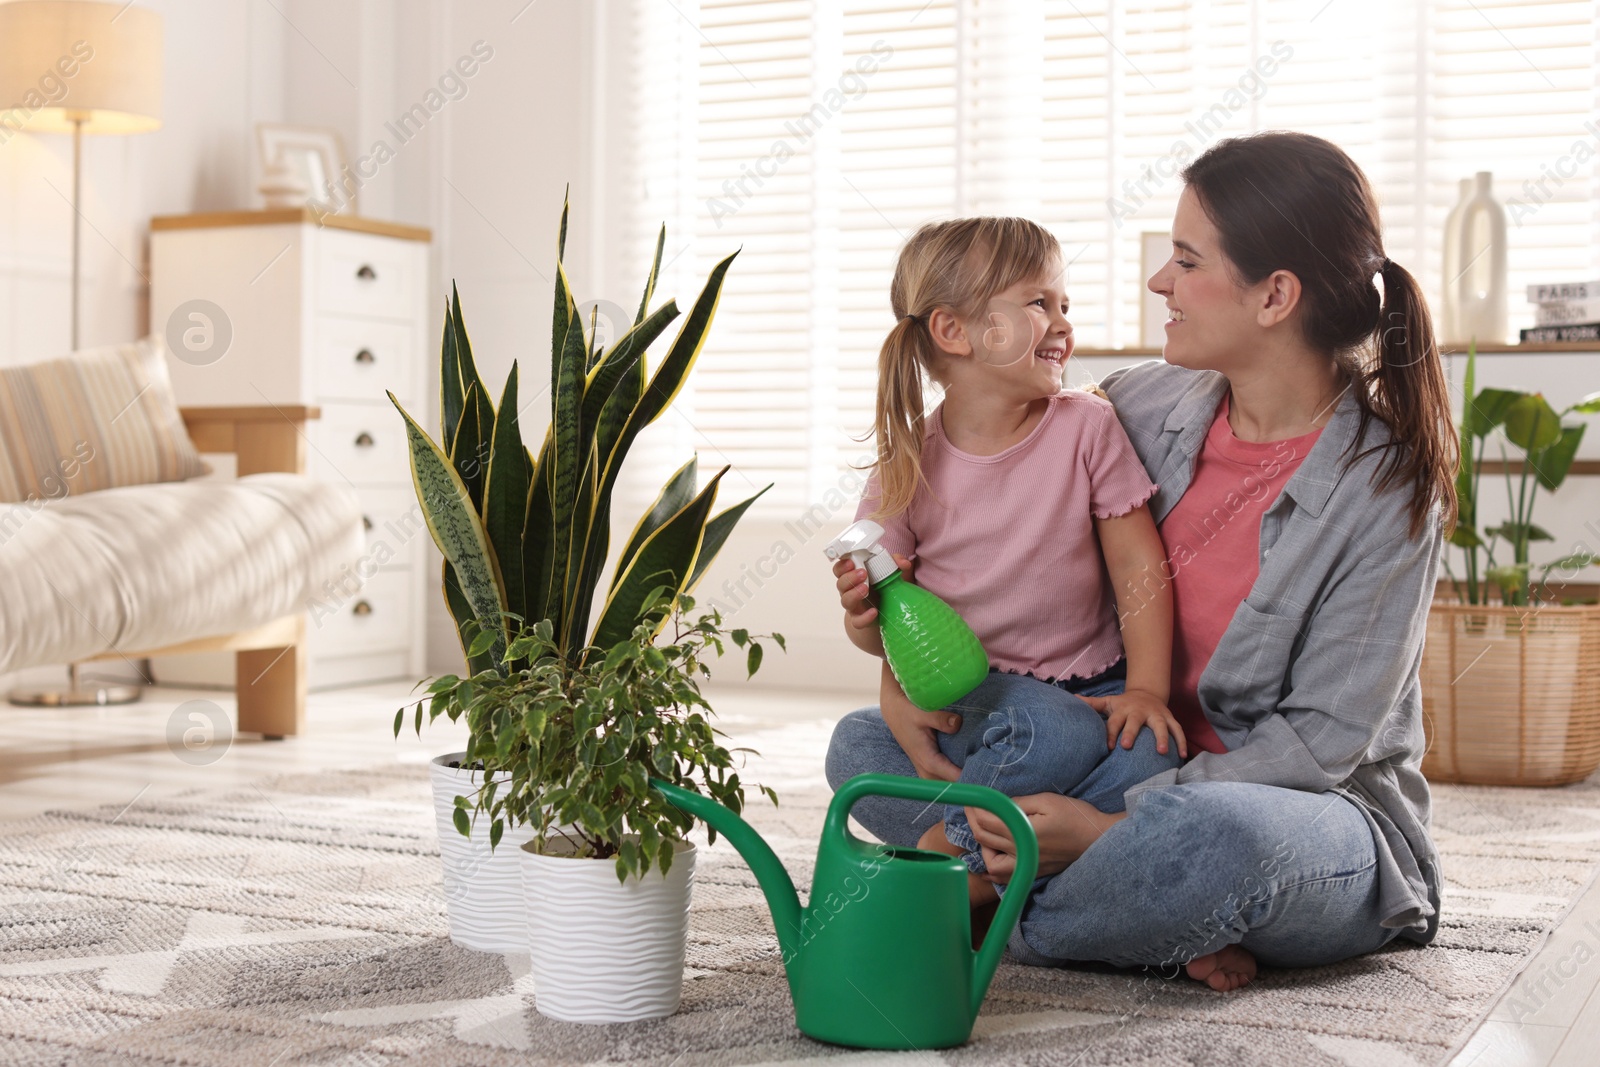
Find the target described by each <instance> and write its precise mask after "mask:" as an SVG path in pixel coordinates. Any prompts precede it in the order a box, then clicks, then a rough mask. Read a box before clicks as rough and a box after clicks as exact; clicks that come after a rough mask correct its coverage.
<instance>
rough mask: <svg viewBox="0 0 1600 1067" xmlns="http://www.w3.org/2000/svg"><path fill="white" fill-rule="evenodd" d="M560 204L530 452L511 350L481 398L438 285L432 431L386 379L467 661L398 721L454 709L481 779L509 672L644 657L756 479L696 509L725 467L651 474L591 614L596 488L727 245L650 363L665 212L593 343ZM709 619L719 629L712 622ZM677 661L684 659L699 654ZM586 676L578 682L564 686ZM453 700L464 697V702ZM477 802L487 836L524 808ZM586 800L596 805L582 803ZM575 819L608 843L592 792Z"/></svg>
mask: <svg viewBox="0 0 1600 1067" xmlns="http://www.w3.org/2000/svg"><path fill="white" fill-rule="evenodd" d="M568 210H569V208H568V205H567V204H563V206H562V211H561V225H560V231H559V237H558V239H557V256H556V283H555V305H554V314H553V318H552V324H553V325H552V336H551V361H550V365H551V376H550V425H549V428H548V430H547V432H546V434H545V438H544V443H543V445H542V446H541V448H540V450H539V453H538V455H537V456H535V455H534V454H533V453H532V452H530V451H529V449H528V448H527V447H526V445H525V444H524V443H523V438H522V430H521V426H520V423H519V406H520V405H519V401H518V393H519V380H518V368H517V365H516V364H515V363H513V364H512V367H511V371H510V373H509V374H508V375H507V377H506V382H505V386H504V389H503V391H502V393H501V397H500V402H499V404H498V405H496V404H494V403H493V401H492V400H491V399H490V395H489V391H488V389H487V387H486V386H485V385H484V382H483V378H482V377H481V376H480V375H479V373H478V368H477V364H476V362H475V361H474V359H473V354H472V344H471V342H470V340H469V339H468V336H467V329H466V324H465V320H464V317H463V315H462V310H461V298H460V294H459V293H457V292H455V291H454V290H453V289H452V293H451V299H450V301H449V306H448V308H447V311H446V315H445V323H444V338H443V342H442V346H441V353H440V374H441V379H442V382H441V389H440V416H441V426H440V431H441V432H440V440H439V441H438V442H436V441H434V439H432V438H431V437H429V436H428V434H427V432H426V431H424V430H423V429H422V427H421V426H419V425H418V424H417V421H416V420H415V419H413V418H412V417H411V416H410V415H409V414H408V413H407V412H406V411H405V409H404V408H403V407H402V406H401V405H400V403H399V401H398V400H396V399H395V397H394V396H393V394H390V397H389V399H390V400H391V401H392V402H393V403H394V405H395V407H396V408H397V409H398V410H399V411H400V414H401V416H402V417H403V418H404V420H405V427H406V434H407V439H408V443H409V446H410V454H411V474H412V481H413V483H414V485H415V488H416V491H417V499H418V501H419V502H420V503H421V506H422V511H423V515H424V517H425V518H426V520H427V524H428V529H429V531H430V533H431V534H432V536H433V540H434V543H435V544H437V545H438V546H439V550H440V552H441V553H443V555H444V575H443V586H444V597H445V603H446V604H447V606H448V607H449V610H450V613H451V615H452V617H453V618H454V620H455V623H456V627H457V631H458V633H459V634H460V636H461V641H462V650H463V652H464V653H465V655H466V660H467V667H468V673H467V675H466V677H465V678H456V679H440V680H438V681H436V682H434V683H433V685H432V688H431V689H430V691H429V695H428V696H427V697H425V698H424V699H423V700H421V701H418V702H417V704H416V706H415V709H414V721H415V726H416V729H418V730H419V731H420V730H421V727H422V721H423V717H424V709H425V707H427V706H429V705H431V706H432V707H433V708H434V714H435V715H436V714H438V713H440V712H443V713H445V714H447V715H449V716H450V717H451V718H452V719H454V718H458V717H460V716H463V715H465V716H466V717H467V720H468V725H469V727H470V729H471V732H470V733H469V736H468V740H467V746H466V752H465V755H464V756H463V758H462V765H463V766H470V767H475V768H480V769H482V770H483V771H484V772H485V776H486V779H487V778H488V777H489V776H492V775H495V774H497V773H500V772H505V773H511V774H513V775H514V774H515V769H514V768H513V767H510V766H505V765H502V762H501V761H512V756H513V755H514V754H516V753H518V752H519V751H520V750H519V749H517V747H516V744H515V743H513V742H512V741H508V740H507V738H508V737H510V736H511V733H512V731H511V729H510V724H511V723H512V722H513V720H516V721H518V722H521V723H522V725H523V728H524V729H526V728H527V727H528V726H529V725H531V722H532V720H530V719H528V718H527V717H526V708H525V707H523V703H524V702H525V701H524V699H523V698H524V696H525V692H526V691H524V690H520V689H518V688H517V685H518V684H519V683H525V684H534V683H533V682H532V680H531V679H533V678H534V677H537V678H541V679H544V680H545V682H548V681H549V680H550V677H551V676H550V675H549V672H550V671H551V670H559V671H561V672H565V673H564V674H563V675H562V677H563V678H569V679H570V678H573V677H591V675H587V674H585V672H594V671H603V670H604V665H605V664H606V662H608V661H609V659H610V655H611V652H612V650H614V649H616V648H618V647H625V648H629V649H636V650H637V651H638V655H639V657H641V658H642V661H644V662H647V663H650V664H656V663H658V662H662V661H659V660H658V659H657V654H656V653H651V652H649V651H648V650H647V646H649V645H650V644H651V642H652V641H654V639H655V638H656V637H657V635H659V633H660V631H661V629H662V628H663V627H664V626H665V625H666V623H667V621H668V619H669V617H671V616H672V614H673V612H672V610H671V609H672V608H673V607H680V606H681V605H682V603H683V600H682V598H683V597H684V595H685V594H687V593H688V592H689V590H691V589H692V588H694V586H695V583H696V582H698V581H699V579H700V577H701V575H702V574H703V573H704V572H705V570H706V568H707V567H708V566H709V565H710V563H711V561H712V560H713V559H714V558H715V557H716V555H717V553H718V551H719V550H720V549H721V548H722V546H723V544H724V543H725V542H726V541H727V538H728V535H729V534H730V533H731V532H732V531H733V529H734V526H735V525H736V524H737V523H738V521H739V519H740V518H741V517H742V516H743V515H744V513H745V512H746V511H747V510H748V509H749V507H750V506H751V504H753V503H754V502H755V501H756V500H757V499H758V498H759V497H760V496H761V494H762V493H764V492H766V489H762V490H761V491H760V492H757V493H756V494H755V495H754V496H752V497H750V498H749V499H746V500H744V501H741V502H740V503H738V504H735V505H734V506H733V507H730V508H727V509H726V510H723V511H721V512H716V513H714V509H715V505H716V498H717V492H718V487H719V484H720V482H721V480H722V477H723V475H724V474H726V473H727V471H728V468H727V467H723V468H722V469H721V470H719V471H717V472H716V474H714V475H713V476H712V477H711V478H710V479H709V481H708V482H707V484H706V485H705V486H704V487H703V488H698V489H697V484H698V480H699V479H698V469H697V465H696V461H695V460H694V459H690V461H689V462H688V463H685V464H684V465H683V466H682V467H680V468H679V469H678V470H677V472H675V473H674V474H673V475H672V476H671V477H670V478H669V479H668V480H667V483H666V485H665V486H664V487H663V488H662V490H661V492H660V494H659V495H658V496H657V498H656V500H655V502H654V503H653V504H652V505H651V507H650V508H649V509H648V510H647V511H646V513H645V514H644V515H643V516H642V517H640V519H639V520H638V522H637V523H636V524H635V525H634V527H633V531H632V533H631V535H630V536H629V537H628V539H627V541H626V543H625V544H624V545H623V548H622V551H621V552H620V553H619V554H618V556H617V558H616V560H615V568H614V571H613V575H612V578H611V581H610V584H609V587H608V588H607V591H606V594H605V597H604V599H603V601H602V602H601V606H600V611H599V618H598V619H596V620H595V621H594V625H593V627H592V628H591V626H590V616H591V612H592V608H593V605H594V604H595V602H596V599H597V598H596V591H597V589H598V587H599V583H600V576H601V572H602V571H603V570H604V568H605V566H606V562H607V560H608V558H609V556H610V548H611V544H610V542H611V499H612V493H613V490H614V489H615V487H616V484H617V479H618V476H619V475H620V473H621V469H622V464H623V461H624V460H625V458H626V457H627V454H628V451H629V449H630V448H631V446H632V445H633V443H634V441H635V440H636V439H637V437H638V435H639V433H640V431H642V430H643V429H644V428H645V427H646V426H647V425H649V424H650V423H651V422H653V421H655V420H656V419H657V418H659V417H660V416H661V414H662V413H663V412H665V411H666V409H667V407H668V405H669V404H670V403H671V402H672V400H673V398H674V397H676V396H677V394H678V392H679V390H680V389H681V388H682V387H683V384H684V382H685V380H686V379H687V378H688V375H689V372H690V371H691V370H692V369H693V367H694V364H695V361H696V359H697V358H698V356H699V354H700V350H701V348H702V347H703V346H704V344H705V340H706V337H707V335H708V333H709V331H710V328H711V323H712V320H713V318H714V316H715V313H716V308H717V303H718V300H719V298H720V296H721V293H722V285H723V280H724V277H725V276H726V274H727V271H728V268H729V266H730V265H731V264H732V262H733V259H734V255H737V253H734V255H730V256H728V257H727V258H725V259H723V260H722V261H721V262H719V263H718V264H717V265H716V266H715V267H714V268H713V269H712V271H711V274H710V277H709V278H708V279H707V281H706V283H705V286H704V288H702V290H701V292H700V295H699V296H698V297H697V298H696V299H695V302H694V305H693V307H692V308H691V309H690V311H689V313H688V315H687V317H686V318H685V319H684V321H683V323H682V325H681V326H680V327H679V330H678V333H677V335H676V336H675V337H674V339H673V341H672V343H671V345H670V346H669V347H668V349H667V351H666V354H665V356H664V357H663V358H662V359H661V361H660V363H659V365H658V366H657V367H656V369H655V371H654V373H653V374H652V373H650V372H649V369H648V367H647V364H646V358H645V357H646V351H647V349H648V348H649V347H650V346H651V345H652V344H653V343H654V342H655V341H656V340H657V339H658V338H659V337H660V336H661V335H662V333H663V332H664V331H665V330H666V328H667V327H668V326H669V325H670V324H671V323H672V322H673V321H674V320H675V319H677V318H678V317H679V311H678V307H677V304H676V303H675V302H674V301H671V300H668V301H667V302H666V303H665V304H663V305H662V306H660V307H659V308H656V309H655V310H654V311H652V310H650V302H651V300H652V298H653V296H654V293H655V287H656V281H657V278H658V277H659V274H660V270H661V253H662V250H663V247H664V245H665V240H666V228H665V227H662V229H661V232H660V235H659V236H658V238H657V240H656V248H655V258H654V261H653V263H652V265H651V268H650V274H649V277H648V279H647V280H646V282H645V288H644V296H643V298H642V299H641V300H640V302H639V310H638V313H637V315H636V316H635V318H634V321H633V324H632V326H631V328H629V329H628V330H627V332H625V333H624V334H623V335H622V336H621V337H619V338H617V339H616V342H615V343H614V344H612V345H611V347H610V348H609V349H605V348H603V347H601V346H599V345H598V344H597V343H596V338H595V333H594V331H593V329H592V328H590V329H586V328H585V324H584V322H583V319H582V317H581V316H580V314H579V313H578V308H577V302H576V300H575V299H574V297H573V295H572V289H571V286H570V284H569V283H568V280H567V275H566V270H565V268H564V266H563V264H562V257H563V256H564V255H565V248H566V237H567V219H568ZM766 488H771V486H770V485H769V486H767V487H766ZM664 604H665V605H668V609H667V610H663V607H662V605H664ZM714 625H720V624H719V623H718V624H714ZM708 636H712V635H708ZM714 636H716V637H718V638H719V639H720V631H715V632H714ZM620 654H621V653H619V655H620ZM659 655H661V656H667V653H665V652H661V653H659ZM753 655H756V656H759V653H753ZM664 662H665V663H666V667H665V668H663V669H664V670H666V672H667V673H676V674H677V675H679V676H682V675H683V672H684V671H685V670H687V669H688V668H689V666H690V663H689V662H688V661H683V660H679V661H677V662H676V664H674V662H673V661H672V660H671V659H670V658H669V659H667V660H665V661H664ZM693 664H694V665H696V666H698V665H700V661H699V659H698V658H695V659H694V660H693ZM613 666H615V664H614V665H613ZM592 677H596V678H597V677H599V676H598V675H592ZM613 681H615V679H613ZM540 684H543V683H540ZM480 688H482V689H483V690H484V691H485V692H488V693H491V694H493V695H495V696H497V697H499V698H502V699H501V702H500V703H499V704H497V705H496V706H495V708H494V711H493V713H492V714H491V713H488V712H486V711H484V708H486V707H487V705H485V704H484V703H483V702H481V701H478V700H476V699H475V695H476V693H477V691H478V690H479V689H480ZM586 693H587V690H586V689H585V690H583V691H582V692H581V693H580V695H585V694H586ZM440 697H443V699H442V700H441V699H440ZM469 709H477V710H478V711H479V712H480V713H479V714H469ZM408 710H411V705H410V704H407V705H406V706H404V707H402V708H401V709H400V710H399V712H398V713H397V714H396V716H395V723H394V728H395V733H396V734H398V733H399V731H400V729H401V728H402V726H403V724H404V720H405V716H406V713H407V711H408ZM636 710H637V709H636ZM635 725H636V724H635ZM663 728H664V729H665V727H663ZM610 729H611V728H610V727H604V726H602V724H599V723H596V724H594V730H593V731H591V734H592V736H591V741H592V743H593V744H594V745H598V746H603V745H604V744H605V743H606V738H607V737H609V736H610ZM615 729H617V730H624V731H625V730H626V729H628V727H625V726H617V727H615ZM675 729H676V728H675ZM636 732H637V731H636ZM542 736H543V735H542V734H540V735H539V737H540V738H542ZM707 752H709V750H707ZM707 758H708V759H709V758H710V756H709V755H708V756H707ZM701 762H702V764H703V763H704V761H701ZM543 770H544V771H545V772H546V773H549V774H555V775H557V777H558V778H560V777H563V776H562V775H560V774H559V773H558V769H557V768H554V767H551V766H548V765H546V766H544V767H543ZM566 770H567V774H566V775H565V776H564V777H565V778H571V777H572V776H574V775H576V776H581V775H583V774H584V773H586V771H585V768H584V766H583V765H582V764H581V763H580V762H579V761H577V760H573V761H571V762H570V763H569V764H568V765H567V768H566ZM550 784H551V785H555V784H557V783H555V782H552V783H550ZM492 789H493V786H492V784H491V785H489V786H487V787H485V790H480V792H479V793H478V794H477V799H476V800H470V799H469V800H463V799H462V798H458V801H457V803H458V809H459V808H461V807H462V806H463V805H464V804H472V805H477V806H480V807H482V808H484V809H485V810H488V808H489V807H491V806H493V805H494V804H495V802H496V800H497V799H498V798H497V797H496V796H495V794H494V793H493V792H492V791H488V790H492ZM742 795H743V794H742V792H740V791H739V787H738V786H737V785H736V786H735V787H734V789H733V792H732V793H730V794H728V796H730V797H734V798H736V799H740V798H742ZM495 810H496V815H497V818H496V819H495V827H496V828H494V829H491V834H492V842H494V843H498V841H499V837H500V833H501V829H499V827H500V826H501V825H502V819H501V818H500V817H499V816H501V815H504V814H509V815H510V816H511V817H512V818H513V819H518V818H521V817H523V816H525V815H526V814H527V811H526V809H521V808H517V809H514V810H511V811H509V812H508V811H507V810H506V809H505V808H504V805H503V803H502V804H501V806H500V807H498V808H496V809H495ZM596 813H598V814H599V815H600V816H602V817H600V818H597V819H591V818H590V816H592V815H595V814H596ZM457 822H458V827H459V825H460V820H457ZM578 822H579V824H580V829H581V832H583V833H584V836H585V837H586V839H589V840H592V841H598V842H609V843H611V844H616V842H614V841H613V840H612V839H611V838H610V837H608V836H607V835H608V834H609V833H610V832H611V830H612V829H613V822H612V820H611V818H610V816H609V813H607V812H606V811H605V810H603V809H596V810H595V811H594V812H589V811H584V812H580V816H579V819H578ZM670 851H671V850H670V849H669V850H666V852H665V853H663V854H661V855H663V856H664V857H665V858H663V859H662V860H661V863H662V866H663V867H664V866H665V865H666V864H668V863H670V862H671V860H670ZM619 855H620V853H619ZM630 859H636V857H631V858H630ZM633 865H634V864H633V862H631V861H630V862H629V863H628V864H626V866H628V867H630V868H632V867H633Z"/></svg>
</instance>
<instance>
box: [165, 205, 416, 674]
mask: <svg viewBox="0 0 1600 1067" xmlns="http://www.w3.org/2000/svg"><path fill="white" fill-rule="evenodd" d="M150 229H151V234H150V323H151V330H152V331H153V332H156V333H162V334H165V335H166V336H167V337H168V341H169V347H170V348H171V349H172V350H173V352H174V353H175V354H176V356H175V357H174V358H171V359H170V360H169V365H170V369H171V371H172V381H173V388H174V390H175V392H176V394H177V398H178V402H179V403H180V404H191V405H252V406H254V405H263V404H314V405H317V406H318V407H320V408H321V409H322V418H321V419H320V420H319V421H317V422H315V423H312V424H311V428H310V430H309V433H308V437H309V440H308V444H309V446H310V447H309V449H308V452H309V457H308V459H309V464H308V465H309V469H310V472H311V473H312V475H313V476H315V477H318V478H322V479H325V480H328V481H335V482H340V483H343V484H346V485H349V486H351V487H352V488H353V489H354V490H355V492H356V494H357V495H358V496H359V498H360V499H361V503H362V510H363V512H364V514H365V523H366V526H367V552H366V555H365V556H364V557H363V562H362V565H361V566H360V567H359V571H360V573H359V574H357V573H352V574H351V575H349V576H348V580H346V581H342V582H337V583H334V584H333V585H331V586H329V587H327V588H326V589H325V590H324V593H325V595H324V596H323V597H321V598H319V599H317V600H314V601H313V602H312V603H310V604H308V605H307V609H308V618H307V634H308V637H309V640H310V653H311V654H310V664H309V669H310V682H311V685H312V686H314V687H318V686H320V687H327V686H334V685H345V684H353V683H358V682H368V681H377V680H382V679H390V678H419V677H421V676H422V674H423V672H424V635H425V626H424V618H425V605H426V601H425V599H424V596H425V592H426V588H427V583H426V580H425V576H424V574H423V561H424V558H425V557H424V553H423V547H424V542H425V541H426V540H427V539H428V532H427V527H426V526H425V525H424V524H423V522H422V515H421V511H420V510H419V509H418V508H417V504H416V498H415V496H414V495H413V493H412V489H411V475H410V468H409V465H408V462H407V457H406V448H405V433H404V429H403V426H402V423H401V420H400V416H399V414H398V413H397V412H396V411H395V410H394V407H393V406H392V405H391V404H390V403H389V401H388V398H387V397H385V396H384V392H385V390H388V391H392V392H393V393H394V394H395V396H396V397H398V398H399V399H400V401H401V402H402V403H404V404H405V405H406V407H407V409H408V410H410V411H413V412H417V411H422V410H426V407H427V405H426V404H425V403H423V398H424V393H423V379H424V374H425V368H426V366H427V359H426V353H427V345H428V339H429V337H430V336H431V334H430V328H429V324H428V322H427V319H426V316H427V308H428V241H429V234H428V231H427V230H424V229H420V228H417V227H413V226H404V225H400V224H396V223H385V222H379V221H376V220H372V219H360V218H350V217H346V216H327V217H325V219H323V221H322V223H321V224H319V223H318V221H317V220H316V218H315V216H313V215H312V214H311V213H310V212H308V211H302V210H271V211H248V212H226V213H219V214H209V215H179V216H168V217H163V218H156V219H153V220H152V221H151V226H150ZM196 316H198V317H196ZM189 331H193V332H189ZM224 338H226V348H225V350H224V349H223V347H222V343H221V342H222V340H223V339H224ZM229 659H230V660H231V657H229ZM222 669H223V668H222V667H221V665H220V664H210V665H196V664H182V665H173V664H163V665H158V670H157V675H158V677H159V678H161V679H162V680H163V681H167V680H171V681H179V682H181V681H211V682H219V683H223V682H225V681H226V680H225V679H223V678H220V677H217V676H216V675H217V673H218V672H219V670H222Z"/></svg>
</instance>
